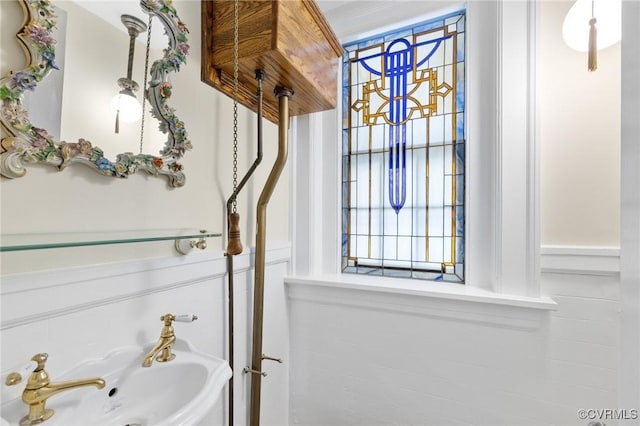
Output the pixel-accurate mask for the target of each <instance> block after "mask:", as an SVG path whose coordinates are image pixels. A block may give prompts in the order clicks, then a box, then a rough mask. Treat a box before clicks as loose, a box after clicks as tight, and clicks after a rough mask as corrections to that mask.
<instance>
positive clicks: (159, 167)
mask: <svg viewBox="0 0 640 426" xmlns="http://www.w3.org/2000/svg"><path fill="white" fill-rule="evenodd" d="M3 3H5V4H4V5H3V9H7V5H6V3H7V2H3ZM19 3H20V5H21V6H22V12H23V13H24V15H25V22H26V25H25V26H24V27H23V28H17V29H16V30H17V31H18V36H17V38H16V40H17V42H18V43H19V44H20V45H21V46H22V47H23V49H24V50H25V52H26V53H27V62H28V64H27V66H26V68H25V69H22V70H15V69H13V70H11V71H10V72H9V73H8V74H7V75H5V76H4V77H3V78H2V80H0V98H1V99H2V106H1V108H2V115H1V117H0V119H1V120H2V125H3V127H4V128H5V130H6V131H7V132H6V133H8V134H9V137H7V138H5V139H3V141H2V146H3V151H4V152H3V153H2V154H1V155H0V157H1V160H2V161H1V163H0V173H2V175H4V176H6V177H11V178H13V177H20V176H22V175H24V174H25V173H26V166H27V165H28V163H36V162H37V163H46V164H51V165H54V166H57V167H59V168H61V169H62V168H65V167H67V166H68V165H70V164H74V163H80V164H85V165H88V166H90V167H93V168H94V169H95V170H96V171H98V172H99V173H101V174H103V175H106V176H115V177H128V176H129V175H130V174H132V173H135V172H138V171H146V172H147V173H150V174H154V175H166V176H167V177H168V179H169V184H170V185H171V186H182V185H183V184H184V180H185V178H184V173H183V171H182V166H181V164H180V161H179V160H180V158H181V157H182V156H183V155H184V152H185V151H186V150H188V149H190V148H191V144H190V142H189V140H188V138H187V132H186V130H185V128H184V123H183V122H182V121H181V120H180V119H179V118H178V116H177V115H176V111H175V110H174V108H172V107H171V106H170V102H171V99H170V98H171V94H172V91H173V90H174V88H173V86H172V84H171V76H172V73H174V72H178V71H179V68H180V65H181V64H183V63H184V62H185V61H186V56H187V54H188V51H189V45H188V39H187V36H188V30H187V28H186V26H185V25H184V23H182V21H180V19H179V17H178V14H177V11H176V10H175V8H174V7H173V5H172V2H171V0H142V1H134V0H129V1H118V2H113V1H92V2H86V1H56V2H50V1H47V0H40V1H24V0H20V1H19ZM14 6H15V5H14ZM3 14H5V11H4V10H3ZM5 16H6V15H5ZM123 16H126V17H127V18H123ZM132 17H133V18H132ZM150 17H151V19H150ZM136 18H137V19H136ZM19 21H20V20H19V19H18V20H16V22H19ZM5 22H6V21H5ZM131 22H134V24H132V23H131ZM149 23H151V25H150V28H151V31H150V32H149V31H147V30H148V27H149ZM128 28H129V29H128ZM132 28H135V31H133V34H132V31H131V29H132ZM132 40H133V42H132ZM147 46H148V48H147ZM147 54H148V59H147ZM129 64H130V65H131V68H130V69H129ZM17 66H20V64H17ZM145 69H146V70H147V72H146V73H145ZM145 76H146V78H145ZM127 77H130V79H131V80H133V81H135V83H134V85H137V86H139V88H138V89H137V90H135V87H134V90H132V91H131V94H132V95H134V96H135V98H136V99H137V103H138V105H139V106H138V108H141V107H144V111H145V112H144V114H143V115H142V117H141V118H140V119H138V120H135V121H133V122H128V121H127V120H126V116H125V114H124V108H123V106H122V105H123V104H122V103H121V104H120V105H121V106H120V108H119V109H120V113H118V112H117V111H116V109H117V107H116V109H114V108H113V107H112V103H113V98H114V97H117V95H118V94H119V93H120V92H121V91H123V89H125V88H127V89H128V88H130V86H126V87H125V86H123V83H122V82H121V81H119V79H120V80H125V83H126V81H128V80H127V79H126V78H127ZM145 83H146V85H145ZM144 87H147V88H148V90H147V91H144V90H143V88H144ZM145 92H146V97H145V96H144V94H145ZM120 98H121V99H131V97H130V96H125V95H122V96H120ZM121 102H122V101H121ZM116 104H117V102H116ZM116 115H118V120H116ZM116 121H118V123H117V125H116ZM116 127H117V132H116Z"/></svg>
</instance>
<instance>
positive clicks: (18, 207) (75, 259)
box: [0, 0, 289, 273]
mask: <svg viewBox="0 0 640 426" xmlns="http://www.w3.org/2000/svg"><path fill="white" fill-rule="evenodd" d="M174 5H175V7H176V8H177V10H178V13H179V15H180V17H181V19H182V20H183V21H184V22H185V23H186V24H187V26H188V28H189V30H190V34H189V43H190V45H191V50H190V55H189V57H188V58H187V64H186V65H183V66H182V67H181V70H180V72H179V73H178V74H175V75H174V76H172V84H173V86H174V91H173V95H172V106H174V107H175V108H176V112H177V114H179V116H180V117H181V118H183V119H184V122H185V125H186V128H187V132H188V134H189V138H190V140H191V141H192V143H193V145H194V148H193V150H191V151H188V152H187V153H186V155H185V157H184V161H183V165H184V171H185V174H186V176H187V183H186V185H185V186H184V187H182V188H177V189H171V188H169V187H168V186H167V183H166V181H165V180H164V178H155V177H151V176H148V175H146V174H142V173H140V174H137V175H135V176H131V177H130V178H128V179H124V180H120V179H114V178H109V179H108V178H105V177H102V176H100V175H99V174H98V173H96V172H95V171H93V170H91V169H89V168H87V167H83V166H81V165H74V166H73V167H71V168H68V169H66V170H64V171H62V172H58V171H57V170H56V169H55V168H53V167H49V166H39V165H35V166H30V167H28V169H27V174H26V175H25V176H24V177H22V178H19V179H13V180H10V179H5V178H2V179H1V180H0V192H1V194H0V201H1V212H2V215H1V218H0V227H1V229H2V234H14V233H30V234H34V235H37V234H38V233H56V232H95V231H106V232H109V231H128V230H153V229H176V228H189V229H194V230H198V229H207V230H209V231H211V232H223V231H224V230H225V227H226V224H225V216H226V213H225V208H226V199H227V197H228V196H229V195H230V194H231V192H232V184H231V170H232V140H233V138H232V101H231V100H230V99H229V98H228V97H226V96H225V95H223V94H221V93H219V92H218V91H216V90H215V89H213V88H211V87H210V86H208V85H205V84H204V83H202V82H201V81H200V55H201V51H200V2H196V1H189V0H176V1H174ZM0 7H1V8H2V12H1V16H2V70H1V71H2V72H7V71H8V70H10V69H20V68H21V67H23V66H24V65H23V64H24V59H23V57H24V55H23V54H22V51H21V50H20V49H19V48H17V47H16V46H14V38H13V34H14V33H15V30H11V28H15V27H16V26H17V25H19V24H18V23H16V20H15V19H12V17H11V16H12V15H11V14H10V13H9V12H8V11H9V10H10V8H17V7H18V6H17V4H15V3H14V2H7V1H2V2H0ZM114 7H115V6H114ZM18 9H19V8H18ZM13 16H15V15H13ZM7 33H8V34H7ZM96 48H99V47H96ZM140 53H141V50H137V56H140ZM67 54H70V53H69V52H67ZM121 56H122V59H119V60H118V61H117V62H118V64H120V63H121V62H123V64H122V66H119V67H117V72H118V77H120V74H121V73H124V72H126V62H124V61H125V60H126V51H123V52H122V55H121ZM116 78H117V77H116ZM114 84H115V81H114V80H109V81H104V82H103V86H104V88H105V89H106V90H109V91H113V90H114V89H113V87H114ZM74 88H75V89H76V90H82V86H78V85H76V86H74ZM271 93H272V90H271V89H270V88H265V96H271ZM105 120H106V121H107V122H108V123H109V124H108V127H109V129H111V127H112V125H113V117H112V116H111V115H109V116H108V117H105ZM255 121H256V120H255V114H253V113H251V112H249V111H248V110H247V109H245V108H244V107H242V106H240V108H239V129H238V130H239V131H238V133H239V151H238V154H239V158H238V173H239V175H240V176H242V175H243V174H244V172H245V171H246V170H247V169H248V167H249V165H250V164H251V163H252V162H253V160H254V158H255V150H256V142H255V137H256V124H255ZM147 125H153V124H150V123H147ZM107 136H108V135H107ZM3 137H4V134H3ZM276 149H277V128H276V126H275V125H273V124H271V123H269V122H266V121H265V124H264V159H263V161H262V163H261V165H260V167H259V168H258V170H257V171H256V173H255V175H254V176H253V177H252V178H251V180H250V181H249V183H248V184H247V186H246V187H245V190H243V192H242V193H241V194H240V197H239V198H238V212H239V213H240V215H241V234H242V239H243V243H244V245H245V247H250V246H251V245H253V242H254V234H255V205H256V200H257V199H258V196H259V195H260V191H261V188H262V186H263V185H264V182H265V181H266V177H267V175H268V173H269V170H270V169H271V166H272V164H273V161H274V160H275V155H276ZM288 173H289V172H288V168H285V170H284V171H283V174H282V176H281V178H280V181H279V183H278V186H277V187H276V190H275V192H274V194H273V196H272V198H271V201H270V203H269V208H268V213H267V223H268V231H267V238H268V240H269V241H274V240H275V241H288V215H289V212H288ZM36 239H37V237H36ZM225 247H226V243H224V242H223V241H222V239H217V240H212V241H209V248H210V249H211V250H223V249H224V248H225ZM174 254H175V253H174V251H173V247H172V244H167V243H159V244H153V243H152V244H143V245H126V246H115V247H113V246H112V247H95V248H89V249H82V250H72V251H60V250H58V251H46V252H42V251H32V252H27V253H26V254H25V253H2V256H1V258H0V260H1V262H2V270H3V273H13V272H23V271H32V270H35V269H49V268H54V267H57V266H59V265H61V264H64V265H70V266H71V265H90V264H94V263H103V262H110V261H117V260H124V259H136V258H152V257H165V256H172V255H174Z"/></svg>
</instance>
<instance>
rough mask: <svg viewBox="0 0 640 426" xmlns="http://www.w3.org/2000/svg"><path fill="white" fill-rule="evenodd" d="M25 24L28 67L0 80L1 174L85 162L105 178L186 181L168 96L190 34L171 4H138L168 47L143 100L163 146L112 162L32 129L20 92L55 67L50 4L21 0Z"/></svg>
mask: <svg viewBox="0 0 640 426" xmlns="http://www.w3.org/2000/svg"><path fill="white" fill-rule="evenodd" d="M20 4H21V5H22V8H23V10H24V13H25V17H26V24H25V26H24V27H23V28H22V29H21V30H20V31H19V32H18V34H17V35H16V38H17V39H18V41H19V42H20V45H21V46H22V48H23V49H24V51H25V53H26V55H27V67H26V68H24V69H22V70H20V71H11V72H9V74H8V75H6V76H4V77H2V78H1V79H0V101H1V102H2V104H1V105H0V123H1V124H2V127H3V128H4V129H5V130H6V132H7V134H8V135H9V137H6V138H4V139H2V142H1V144H2V153H1V154H0V174H1V175H2V176H5V177H8V178H18V177H22V176H24V175H25V173H26V164H27V163H43V164H49V165H53V166H55V167H57V168H58V169H59V170H63V169H64V168H66V167H67V166H69V165H71V164H74V163H80V164H85V165H87V166H89V167H91V168H93V169H94V170H96V171H97V172H98V173H100V174H102V175H104V176H112V177H119V178H126V177H128V176H129V175H131V174H134V173H136V172H137V171H140V170H142V171H145V172H147V173H149V174H151V175H156V176H157V175H165V176H167V178H168V180H169V185H170V186H172V187H180V186H183V185H184V183H185V175H184V173H183V172H182V165H181V164H180V163H179V162H178V160H179V159H180V158H181V157H182V156H183V155H184V153H185V151H187V150H189V149H191V147H192V145H191V142H190V141H189V140H188V139H187V132H186V130H185V128H184V123H183V122H182V121H181V120H180V119H178V117H177V116H176V114H175V110H174V109H173V108H171V107H170V106H169V105H168V104H167V101H168V100H169V98H170V96H171V84H170V83H169V82H168V81H167V76H168V74H169V73H170V72H178V71H179V70H180V65H181V64H183V63H185V62H186V57H187V55H188V53H189V44H188V43H187V41H188V40H187V34H188V33H189V30H188V29H187V27H186V26H185V24H184V23H183V22H182V21H181V20H180V18H178V14H177V12H176V9H175V8H174V7H173V6H172V1H171V0H140V6H141V7H142V10H143V11H144V12H145V13H147V14H149V15H153V16H156V17H158V18H159V19H160V21H161V22H162V24H163V25H164V28H165V32H166V35H167V37H168V39H169V40H168V47H167V48H166V49H164V56H163V58H162V59H159V60H157V61H155V62H154V63H153V65H152V66H151V71H150V80H149V81H150V83H149V87H148V89H147V90H146V91H145V96H146V97H147V100H148V101H149V104H150V105H151V114H152V116H153V117H155V118H156V119H157V120H158V121H159V122H160V130H161V131H162V132H163V133H165V134H167V142H166V144H165V146H164V148H163V149H162V151H160V153H159V154H158V155H148V154H133V153H123V154H118V156H117V157H116V160H115V161H112V160H109V159H107V158H105V157H104V155H103V151H102V150H101V149H100V148H99V147H97V146H93V145H92V144H91V142H90V141H88V140H86V139H82V138H81V139H79V140H78V142H71V143H70V142H65V141H60V142H56V141H54V140H53V137H52V136H51V135H50V134H49V133H48V132H47V130H46V129H41V128H38V127H35V126H34V125H33V124H32V123H31V122H30V120H29V116H28V112H27V111H26V110H25V109H24V108H23V106H22V95H23V93H24V91H25V90H33V89H34V88H35V87H36V86H37V84H38V83H39V82H41V81H42V80H43V79H44V78H45V77H46V76H47V75H48V74H49V72H50V71H51V69H52V68H55V69H57V66H56V64H55V44H56V40H54V38H53V37H52V35H51V32H52V30H53V28H54V27H55V25H56V15H55V11H54V9H53V6H52V5H51V1H50V0H20Z"/></svg>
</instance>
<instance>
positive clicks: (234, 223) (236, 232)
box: [225, 70, 264, 426]
mask: <svg viewBox="0 0 640 426" xmlns="http://www.w3.org/2000/svg"><path fill="white" fill-rule="evenodd" d="M256 80H258V92H257V95H258V143H257V144H258V149H257V151H258V152H257V156H256V159H255V161H254V162H253V164H252V165H251V167H249V170H248V171H247V173H246V174H245V175H244V177H243V178H242V180H241V181H240V184H239V185H238V186H237V187H236V189H235V190H234V191H233V193H232V194H231V197H229V199H228V200H227V218H228V223H227V232H228V240H229V241H228V245H227V253H225V256H227V273H228V274H229V282H228V292H229V298H228V305H227V306H228V318H229V320H228V329H229V360H228V362H229V367H230V368H231V371H234V369H233V367H234V353H235V352H234V350H235V345H234V342H235V339H234V328H235V327H234V311H233V293H234V290H233V289H234V279H233V256H234V255H236V254H240V253H242V242H241V241H240V227H239V223H238V222H239V216H238V214H237V213H232V207H233V202H234V201H235V199H236V197H237V196H238V194H239V193H240V190H241V189H242V188H243V187H244V185H245V184H246V183H247V182H248V181H249V178H250V177H251V175H252V174H253V172H254V171H255V170H256V168H257V167H258V165H259V164H260V162H261V161H262V115H263V114H262V98H263V96H262V80H264V71H263V70H256ZM228 402H229V405H228V410H229V426H233V424H234V420H233V412H234V389H233V376H231V379H229V401H228Z"/></svg>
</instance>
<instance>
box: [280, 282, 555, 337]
mask: <svg viewBox="0 0 640 426" xmlns="http://www.w3.org/2000/svg"><path fill="white" fill-rule="evenodd" d="M285 284H286V285H287V294H288V297H289V299H290V300H292V301H301V302H307V303H321V304H334V305H341V306H349V307H356V308H364V309H372V310H382V311H387V312H389V311H391V312H399V313H402V314H411V315H422V316H429V317H441V318H448V319H455V320H457V321H460V320H462V321H465V320H466V321H469V322H473V323H476V324H478V323H483V324H487V325H492V326H500V327H507V328H514V329H520V330H533V329H537V328H539V327H540V324H541V323H542V320H543V317H544V314H545V313H547V312H548V311H552V310H555V309H556V308H557V305H556V303H555V302H554V301H553V300H552V299H550V298H548V297H540V298H533V297H522V296H512V295H506V294H498V293H493V292H490V291H488V290H484V289H479V288H473V287H470V286H468V285H460V284H450V283H431V282H425V281H420V282H419V283H417V282H415V281H412V280H407V279H398V278H393V279H391V278H390V279H384V278H382V279H375V280H374V279H372V277H364V276H361V275H355V274H354V275H352V274H336V275H322V276H317V277H293V276H290V277H286V278H285Z"/></svg>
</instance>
